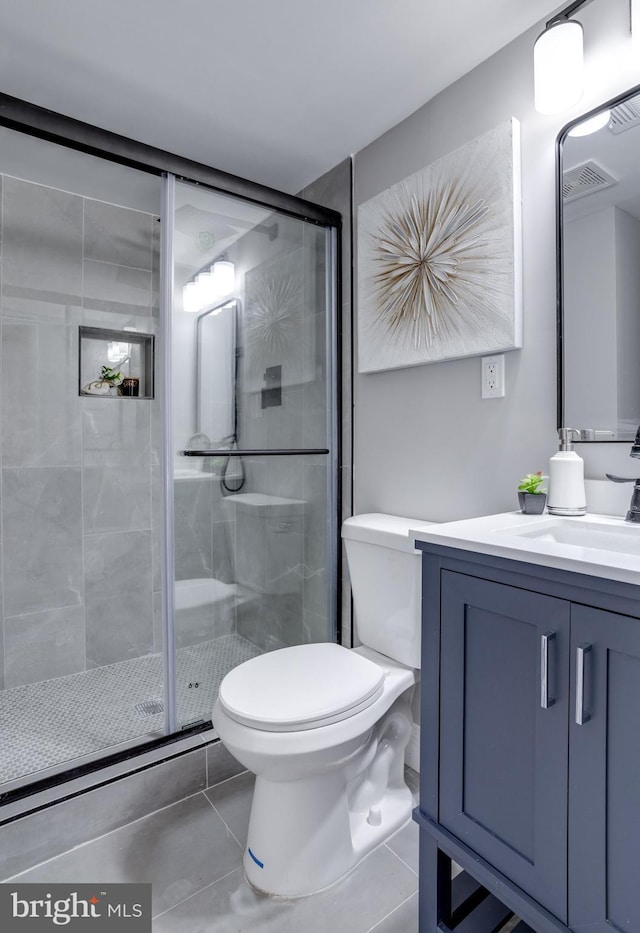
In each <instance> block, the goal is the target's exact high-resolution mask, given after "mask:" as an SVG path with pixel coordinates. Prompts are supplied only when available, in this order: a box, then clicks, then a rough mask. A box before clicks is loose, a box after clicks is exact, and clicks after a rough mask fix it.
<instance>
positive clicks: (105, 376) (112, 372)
mask: <svg viewBox="0 0 640 933" xmlns="http://www.w3.org/2000/svg"><path fill="white" fill-rule="evenodd" d="M100 380H101V381H102V382H108V383H109V385H110V386H117V385H119V384H120V383H121V382H122V373H121V372H120V370H118V369H112V368H111V366H103V367H102V369H101V370H100Z"/></svg>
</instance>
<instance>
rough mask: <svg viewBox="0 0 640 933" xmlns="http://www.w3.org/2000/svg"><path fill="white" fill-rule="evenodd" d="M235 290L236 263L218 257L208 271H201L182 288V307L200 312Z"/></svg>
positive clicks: (192, 312) (187, 310)
mask: <svg viewBox="0 0 640 933" xmlns="http://www.w3.org/2000/svg"><path fill="white" fill-rule="evenodd" d="M234 291H235V265H234V263H233V262H231V261H230V260H228V259H218V260H217V261H216V262H214V264H213V265H212V266H211V268H210V269H209V271H208V272H199V273H198V275H196V277H195V279H192V280H191V281H190V282H187V284H186V285H185V286H184V288H183V289H182V308H183V310H184V311H186V312H187V313H189V314H198V313H199V312H200V311H204V310H206V308H210V307H211V306H212V305H214V304H215V303H216V302H217V301H220V300H221V299H222V298H225V297H226V296H227V295H231V294H233V292H234Z"/></svg>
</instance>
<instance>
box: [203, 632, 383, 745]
mask: <svg viewBox="0 0 640 933" xmlns="http://www.w3.org/2000/svg"><path fill="white" fill-rule="evenodd" d="M384 677H385V675H384V671H383V670H382V668H380V667H378V665H377V664H374V662H373V661H369V660H368V658H364V657H362V655H360V654H356V653H355V652H354V651H349V650H348V649H347V648H342V647H341V646H340V645H334V644H322V645H296V646H294V647H292V648H281V649H280V650H278V651H271V652H269V653H268V654H262V655H260V656H259V657H257V658H252V659H251V660H250V661H245V663H244V664H241V665H240V666H239V667H236V668H234V669H233V670H231V671H229V673H228V674H227V676H226V677H225V678H224V680H223V681H222V683H221V685H220V693H219V700H220V703H221V705H222V707H223V709H224V710H225V712H226V713H227V714H228V715H229V716H230V717H231V718H232V719H235V720H236V722H240V723H243V724H244V725H247V726H253V727H255V728H256V729H264V730H265V731H267V732H296V731H300V730H303V729H315V728H318V727H319V726H325V725H329V724H330V723H332V722H339V721H340V720H342V719H347V718H349V716H353V715H355V713H357V712H360V710H362V709H366V707H367V706H370V705H371V704H372V703H373V702H374V700H376V699H377V698H378V697H379V696H380V694H381V693H382V688H383V684H384Z"/></svg>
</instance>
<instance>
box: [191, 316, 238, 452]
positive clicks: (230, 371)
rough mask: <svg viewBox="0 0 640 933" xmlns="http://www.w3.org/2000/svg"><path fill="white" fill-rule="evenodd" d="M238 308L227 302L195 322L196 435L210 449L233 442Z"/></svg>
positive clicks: (234, 433) (234, 437)
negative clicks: (202, 439) (203, 439)
mask: <svg viewBox="0 0 640 933" xmlns="http://www.w3.org/2000/svg"><path fill="white" fill-rule="evenodd" d="M238 305H239V301H238V299H236V298H233V299H231V300H230V299H228V298H227V299H226V300H225V301H222V302H220V303H219V304H217V305H214V306H213V307H210V308H208V309H207V310H206V311H205V312H203V313H202V314H200V315H199V317H198V320H197V322H196V433H197V434H206V436H207V438H208V439H209V446H210V447H225V446H227V445H228V444H230V443H232V442H235V440H236V430H237V429H236V408H237V400H236V396H237V378H238V371H237V370H238V360H237V354H236V346H237V329H238V325H237V315H238Z"/></svg>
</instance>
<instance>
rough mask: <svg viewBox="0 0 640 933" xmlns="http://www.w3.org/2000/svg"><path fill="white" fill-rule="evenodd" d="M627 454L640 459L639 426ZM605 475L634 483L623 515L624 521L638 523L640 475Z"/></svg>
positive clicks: (616, 481)
mask: <svg viewBox="0 0 640 933" xmlns="http://www.w3.org/2000/svg"><path fill="white" fill-rule="evenodd" d="M629 456H630V457H635V458H636V459H639V460H640V427H638V430H637V431H636V439H635V441H634V442H633V444H632V446H631V452H630V454H629ZM606 477H607V479H610V480H611V481H612V482H613V483H633V484H634V486H633V492H632V493H631V504H630V505H629V511H628V512H627V514H626V516H625V521H626V522H633V523H634V524H636V525H640V477H638V478H637V479H634V478H633V477H627V476H614V475H613V474H612V473H607V474H606Z"/></svg>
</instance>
